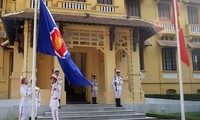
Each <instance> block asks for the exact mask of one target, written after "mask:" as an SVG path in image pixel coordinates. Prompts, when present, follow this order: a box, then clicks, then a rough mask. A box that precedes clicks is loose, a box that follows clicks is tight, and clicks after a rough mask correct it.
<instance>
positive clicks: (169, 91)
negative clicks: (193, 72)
mask: <svg viewBox="0 0 200 120" xmlns="http://www.w3.org/2000/svg"><path fill="white" fill-rule="evenodd" d="M166 94H176V90H174V89H168V90H167V91H166Z"/></svg>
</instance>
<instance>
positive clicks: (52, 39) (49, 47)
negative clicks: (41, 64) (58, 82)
mask: <svg viewBox="0 0 200 120" xmlns="http://www.w3.org/2000/svg"><path fill="white" fill-rule="evenodd" d="M38 31H39V32H38V45H37V51H38V52H40V53H43V54H48V55H52V56H57V58H58V61H59V63H60V66H61V68H62V70H63V72H64V74H65V77H66V78H67V80H68V82H69V84H71V85H77V86H80V85H92V84H91V83H90V82H89V81H88V80H87V79H86V78H85V77H84V76H83V75H82V73H81V72H80V70H79V69H78V67H77V66H76V65H75V64H74V62H73V61H72V59H71V56H70V53H69V52H68V50H67V47H66V45H65V43H64V40H63V38H62V35H61V33H60V31H59V29H58V27H57V25H56V23H55V21H54V19H53V17H52V15H51V13H50V12H49V10H48V8H47V7H46V5H45V4H44V2H43V1H42V0H40V18H39V30H38Z"/></svg>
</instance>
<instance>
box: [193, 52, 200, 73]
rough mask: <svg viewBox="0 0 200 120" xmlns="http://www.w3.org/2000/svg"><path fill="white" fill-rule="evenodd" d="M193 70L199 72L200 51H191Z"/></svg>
mask: <svg viewBox="0 0 200 120" xmlns="http://www.w3.org/2000/svg"><path fill="white" fill-rule="evenodd" d="M192 63H193V70H194V71H200V50H192Z"/></svg>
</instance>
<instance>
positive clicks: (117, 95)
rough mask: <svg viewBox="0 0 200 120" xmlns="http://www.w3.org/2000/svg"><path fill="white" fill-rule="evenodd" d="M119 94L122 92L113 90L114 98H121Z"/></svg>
mask: <svg viewBox="0 0 200 120" xmlns="http://www.w3.org/2000/svg"><path fill="white" fill-rule="evenodd" d="M121 93H122V91H121V90H117V91H116V90H115V98H121Z"/></svg>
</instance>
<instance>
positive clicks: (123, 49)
mask: <svg viewBox="0 0 200 120" xmlns="http://www.w3.org/2000/svg"><path fill="white" fill-rule="evenodd" d="M44 2H45V4H46V6H47V7H48V8H49V10H50V11H51V13H52V15H53V17H54V19H55V21H56V23H57V25H58V27H59V29H60V31H61V33H62V35H63V38H64V40H65V43H66V45H67V47H68V49H69V51H70V52H71V55H72V59H73V60H74V62H75V63H76V64H77V66H78V67H79V68H80V70H81V72H82V73H83V75H84V76H85V77H86V78H88V79H91V74H93V73H96V74H97V80H98V82H99V91H98V97H97V98H98V100H97V101H98V103H114V92H113V88H112V84H111V83H112V78H113V77H114V70H115V69H120V70H121V74H122V77H123V79H124V84H123V92H122V102H124V103H133V102H143V100H144V94H172V93H179V85H178V69H177V62H178V61H177V50H176V38H175V27H174V24H173V22H172V6H171V0H45V1H44ZM38 4H39V3H38ZM34 6H35V5H34V0H6V1H3V0H0V7H1V24H0V30H1V32H0V43H1V46H2V47H1V48H0V56H1V58H2V59H0V88H1V89H0V98H1V99H17V98H20V96H19V87H20V82H19V77H20V75H21V74H23V76H27V77H28V78H30V77H31V72H32V71H31V70H32V42H33V36H32V34H33V8H34ZM199 6H200V2H198V1H197V0H180V1H179V9H180V12H181V21H182V28H183V30H184V35H185V41H186V44H187V51H188V53H189V60H190V64H191V66H190V67H189V68H187V67H186V66H185V65H184V64H183V81H184V92H185V93H199V92H200V72H199V71H200V24H199V22H200V21H199V17H200V15H199V10H200V9H199V8H200V7H199ZM38 14H39V8H38ZM160 31H161V32H160ZM54 68H60V66H59V63H58V61H57V59H56V58H54V57H52V56H48V55H44V54H40V53H38V54H37V86H39V87H40V88H41V93H42V103H43V104H48V103H49V99H50V76H51V74H52V71H53V69H54ZM60 69H61V68H60ZM61 76H62V78H63V81H64V82H63V92H62V104H66V103H70V102H73V101H76V100H77V99H78V100H79V101H78V102H83V101H87V102H90V101H91V89H90V87H87V86H71V85H68V83H67V80H66V79H65V76H64V74H63V73H62V72H61Z"/></svg>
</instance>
